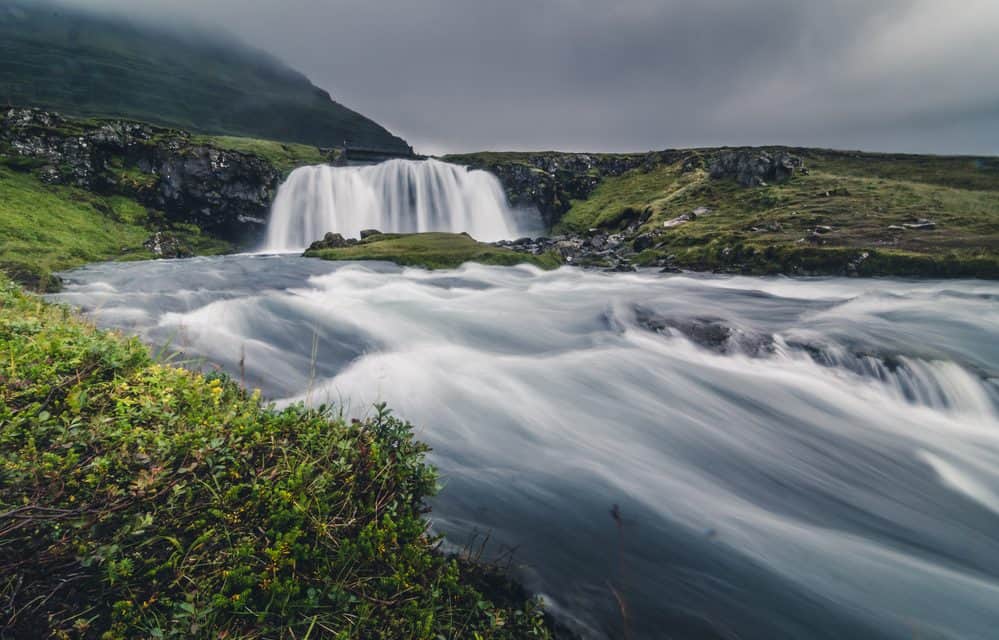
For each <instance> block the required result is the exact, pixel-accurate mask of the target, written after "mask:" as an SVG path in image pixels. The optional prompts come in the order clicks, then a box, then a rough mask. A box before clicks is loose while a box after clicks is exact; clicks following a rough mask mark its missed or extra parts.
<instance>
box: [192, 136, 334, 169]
mask: <svg viewBox="0 0 999 640" xmlns="http://www.w3.org/2000/svg"><path fill="white" fill-rule="evenodd" d="M194 142H203V143H205V144H208V145H211V146H213V147H216V148H219V149H226V150H229V151H238V152H239V153H245V154H250V155H255V156H257V157H259V158H263V159H264V160H266V161H267V162H269V163H270V164H272V165H273V166H274V167H276V168H277V169H278V170H280V171H282V172H283V173H286V174H287V173H290V172H291V171H292V170H293V169H296V168H298V167H302V166H306V165H314V164H325V163H329V162H332V161H333V160H335V159H336V158H335V156H333V155H331V154H330V153H323V152H322V151H320V150H319V149H318V148H317V147H312V146H309V145H305V144H295V143H286V142H275V141H273V140H259V139H256V138H240V137H236V136H198V137H196V138H195V139H194Z"/></svg>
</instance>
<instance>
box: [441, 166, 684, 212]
mask: <svg viewBox="0 0 999 640" xmlns="http://www.w3.org/2000/svg"><path fill="white" fill-rule="evenodd" d="M674 156H676V152H672V151H662V152H655V153H635V154H609V153H603V154H600V153H556V152H546V153H535V154H470V155H458V156H446V157H445V158H444V160H446V161H448V162H454V163H456V164H463V165H465V166H468V167H469V168H472V169H484V170H486V171H489V172H490V173H492V174H493V175H495V176H496V177H497V178H499V181H500V182H501V183H502V184H503V188H504V190H505V191H506V197H507V200H508V201H509V202H510V204H511V205H512V206H514V207H534V208H536V209H537V210H538V212H539V213H540V214H541V218H542V220H543V221H544V224H545V226H546V227H548V228H552V227H554V226H555V225H556V224H557V223H558V222H559V220H561V219H562V216H563V215H565V213H566V212H567V211H568V210H569V208H570V207H571V206H572V201H573V200H585V199H586V198H588V197H589V196H590V194H591V193H593V190H594V189H596V188H597V185H599V184H600V182H601V181H602V180H603V179H604V178H605V177H607V176H619V175H621V174H623V173H625V172H627V171H631V170H632V169H638V168H646V169H649V168H652V167H654V166H656V165H658V164H661V163H662V162H669V161H675V160H676V159H677V158H678V156H676V157H674Z"/></svg>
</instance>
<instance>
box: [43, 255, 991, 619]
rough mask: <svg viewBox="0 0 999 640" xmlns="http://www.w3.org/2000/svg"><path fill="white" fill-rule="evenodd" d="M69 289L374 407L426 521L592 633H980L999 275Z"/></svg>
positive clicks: (277, 265)
mask: <svg viewBox="0 0 999 640" xmlns="http://www.w3.org/2000/svg"><path fill="white" fill-rule="evenodd" d="M66 279H67V286H66V288H65V290H64V291H63V292H62V293H60V294H58V295H56V296H52V297H53V298H55V299H57V300H60V301H64V302H68V303H71V304H74V305H77V306H79V307H81V308H82V309H83V310H84V311H85V312H86V313H87V314H89V315H90V316H91V317H92V318H93V319H94V320H95V321H96V322H97V323H99V324H100V325H102V326H107V327H115V328H119V329H123V330H124V331H126V332H129V333H134V334H137V335H139V336H141V337H142V338H143V339H144V340H146V341H147V342H149V343H150V344H152V345H155V346H157V347H158V348H159V350H160V351H161V352H162V353H163V354H164V355H163V357H167V355H166V354H171V355H170V356H169V357H171V358H172V361H174V362H184V363H187V364H188V365H190V366H201V367H219V368H221V369H224V370H225V371H228V372H230V373H231V374H232V375H233V376H234V377H235V378H237V379H242V380H243V381H244V382H245V383H246V384H247V385H249V386H252V387H259V388H261V389H262V390H263V391H264V393H265V394H266V395H267V396H269V397H271V398H273V399H274V400H276V401H277V402H278V403H286V402H294V401H299V400H304V401H307V402H310V403H313V404H319V403H335V404H337V405H339V406H342V407H343V408H344V411H345V412H346V413H347V414H349V415H364V414H367V413H369V412H371V411H372V409H371V405H372V403H375V402H379V401H385V402H387V403H388V404H389V406H390V407H391V408H392V409H393V410H394V411H395V412H396V413H397V414H398V415H400V416H402V417H404V418H406V419H407V420H409V421H411V422H412V423H413V424H414V425H415V430H416V435H417V437H418V438H420V439H422V440H424V441H426V442H427V443H429V444H430V445H431V446H432V447H433V452H432V454H431V455H430V459H431V461H432V462H433V463H434V464H435V465H436V466H437V467H438V468H439V470H440V472H441V484H442V490H441V492H440V495H439V496H438V497H437V498H435V499H434V500H433V503H432V506H433V512H432V514H431V515H430V519H431V522H432V526H433V528H434V530H435V531H439V532H443V533H445V534H446V535H447V536H448V539H449V540H450V542H451V543H452V544H453V545H456V546H458V547H462V546H466V545H471V546H474V547H475V548H478V546H479V545H480V544H482V543H483V541H484V538H485V537H486V536H488V542H487V543H486V544H485V550H486V551H485V555H486V556H487V557H496V556H499V557H502V558H503V559H504V561H509V562H510V563H511V566H512V567H513V569H514V570H515V571H516V572H517V574H518V575H519V576H520V578H521V579H522V580H523V581H524V583H525V584H526V585H527V586H528V587H529V588H530V589H531V590H533V591H535V592H537V593H540V594H542V595H543V596H544V598H545V599H546V601H547V602H548V603H549V606H550V607H551V609H552V610H553V611H554V612H556V614H558V615H559V616H560V617H561V618H562V619H563V620H565V621H568V622H569V623H570V624H572V625H573V626H574V627H575V628H576V629H578V630H580V631H581V632H582V633H583V634H584V635H585V636H586V637H594V638H622V637H629V638H760V639H777V638H836V639H840V638H861V637H862V638H923V639H931V638H969V639H971V638H976V639H977V638H994V637H997V634H999V631H997V630H999V283H995V282H980V281H946V282H944V281H901V280H881V279H879V280H858V279H843V278H825V279H788V278H749V277H725V276H703V275H698V276H694V275H685V274H676V275H662V274H658V273H655V272H640V273H631V274H607V273H599V272H594V271H584V270H580V269H575V268H563V269H560V270H558V271H553V272H542V271H539V270H536V269H534V268H529V267H517V268H499V267H486V266H477V265H467V266H465V267H464V268H461V269H458V270H454V271H437V272H428V271H424V270H420V269H401V268H398V267H395V266H392V265H385V264H378V263H366V264H359V263H329V262H322V261H318V260H309V259H304V258H299V257H291V256H262V255H257V256H253V255H243V256H228V257H220V258H193V259H189V260H172V261H155V262H139V263H114V264H97V265H91V266H88V267H86V268H83V269H80V270H77V271H74V272H71V273H70V274H67V275H66ZM241 361H242V364H241Z"/></svg>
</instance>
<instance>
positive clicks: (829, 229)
mask: <svg viewBox="0 0 999 640" xmlns="http://www.w3.org/2000/svg"><path fill="white" fill-rule="evenodd" d="M832 230H833V228H832V227H828V226H826V225H822V224H820V225H819V226H817V227H815V231H814V233H817V234H819V235H823V234H826V233H832Z"/></svg>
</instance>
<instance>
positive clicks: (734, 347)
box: [635, 306, 774, 356]
mask: <svg viewBox="0 0 999 640" xmlns="http://www.w3.org/2000/svg"><path fill="white" fill-rule="evenodd" d="M635 321H636V322H637V323H638V325H639V326H640V327H643V328H645V329H648V330H650V331H655V332H656V333H662V334H669V333H673V332H676V333H679V334H680V335H682V336H683V337H685V338H686V339H688V340H690V341H691V342H693V343H694V344H697V345H699V346H702V347H704V348H706V349H711V350H712V351H717V352H719V353H732V352H738V353H744V354H746V355H750V356H761V355H765V354H767V353H772V352H773V349H774V339H773V336H770V335H766V334H759V333H755V332H751V331H744V330H741V329H736V328H733V327H730V326H728V325H727V324H725V321H724V320H722V319H719V318H709V317H673V316H666V315H663V314H660V313H656V312H655V311H653V310H651V309H648V308H646V307H642V306H636V307H635Z"/></svg>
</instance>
